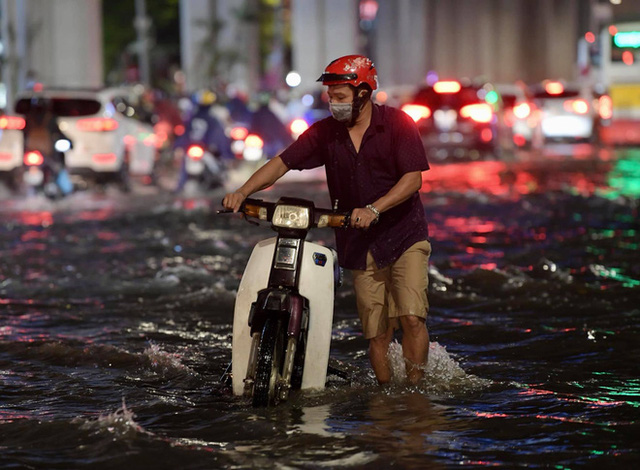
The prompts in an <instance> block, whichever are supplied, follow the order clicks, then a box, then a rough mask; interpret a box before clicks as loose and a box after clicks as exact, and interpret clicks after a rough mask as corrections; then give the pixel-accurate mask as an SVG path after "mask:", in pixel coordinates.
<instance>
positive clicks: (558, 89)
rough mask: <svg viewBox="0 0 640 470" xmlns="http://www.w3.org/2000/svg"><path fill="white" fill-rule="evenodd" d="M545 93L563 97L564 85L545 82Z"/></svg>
mask: <svg viewBox="0 0 640 470" xmlns="http://www.w3.org/2000/svg"><path fill="white" fill-rule="evenodd" d="M544 91H546V92H547V93H549V94H550V95H561V94H562V92H563V91H564V85H563V84H562V83H560V82H550V81H549V82H545V84H544Z"/></svg>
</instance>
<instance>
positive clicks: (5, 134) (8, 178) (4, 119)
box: [0, 114, 25, 191]
mask: <svg viewBox="0 0 640 470" xmlns="http://www.w3.org/2000/svg"><path fill="white" fill-rule="evenodd" d="M24 126H25V120H24V118H23V117H22V116H13V115H7V114H0V182H2V183H4V184H5V185H6V186H7V187H8V188H9V189H11V190H12V191H16V190H18V188H19V187H20V179H21V176H22V175H21V170H22V158H23V155H22V154H23V150H22V149H23V129H24Z"/></svg>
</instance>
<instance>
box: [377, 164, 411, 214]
mask: <svg viewBox="0 0 640 470" xmlns="http://www.w3.org/2000/svg"><path fill="white" fill-rule="evenodd" d="M421 187H422V173H421V172H419V171H413V172H411V173H406V174H405V175H403V176H402V178H400V180H399V181H398V182H397V183H396V184H395V186H393V187H392V188H391V189H390V190H389V192H388V193H387V194H385V195H384V196H382V197H381V198H379V199H377V200H376V201H374V202H373V203H372V204H373V205H374V206H375V208H376V209H378V211H379V212H384V211H387V210H389V209H391V208H392V207H395V206H397V205H399V204H402V203H403V202H404V201H406V200H407V199H409V198H410V197H411V195H412V194H413V193H415V192H416V191H418V190H419V189H420V188H421Z"/></svg>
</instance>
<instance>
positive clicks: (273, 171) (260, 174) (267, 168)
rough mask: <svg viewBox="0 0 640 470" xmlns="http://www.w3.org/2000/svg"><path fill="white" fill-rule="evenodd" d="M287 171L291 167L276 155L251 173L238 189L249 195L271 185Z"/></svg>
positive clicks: (246, 195)
mask: <svg viewBox="0 0 640 470" xmlns="http://www.w3.org/2000/svg"><path fill="white" fill-rule="evenodd" d="M287 171H289V168H287V166H286V165H285V164H284V162H283V161H282V159H281V158H280V157H275V158H273V159H271V160H269V161H268V162H267V163H266V164H265V165H263V166H262V167H261V168H259V169H258V170H257V171H256V172H255V173H254V174H253V175H251V177H250V178H249V179H248V180H247V182H246V183H245V184H243V185H242V186H241V187H240V189H238V192H240V193H242V194H243V195H244V197H249V196H251V195H252V194H253V193H255V192H258V191H261V190H263V189H265V188H268V187H269V186H271V185H272V184H273V183H275V182H276V181H278V180H279V179H280V178H281V177H282V176H283V175H284V174H285V173H286V172H287Z"/></svg>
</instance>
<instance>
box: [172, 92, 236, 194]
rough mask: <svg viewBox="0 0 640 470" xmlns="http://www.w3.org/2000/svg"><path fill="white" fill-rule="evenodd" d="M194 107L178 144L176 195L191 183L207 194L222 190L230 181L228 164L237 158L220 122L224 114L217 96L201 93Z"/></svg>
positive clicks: (177, 140) (194, 98)
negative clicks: (227, 179)
mask: <svg viewBox="0 0 640 470" xmlns="http://www.w3.org/2000/svg"><path fill="white" fill-rule="evenodd" d="M193 105H194V106H193V109H192V110H191V112H190V113H189V115H188V117H187V121H186V122H185V124H184V127H185V132H184V134H182V135H181V136H178V137H177V138H176V140H175V142H174V155H175V158H176V160H177V163H178V165H179V167H180V170H179V176H178V182H177V185H176V188H175V192H181V191H182V190H183V189H184V187H185V184H186V183H187V182H188V181H189V180H194V181H196V182H197V183H198V184H199V185H200V186H201V189H205V190H207V189H212V188H216V187H219V186H221V185H222V184H223V183H224V180H225V178H226V177H225V173H226V170H225V166H226V165H225V162H228V161H230V160H233V158H234V156H233V153H232V150H231V140H230V138H229V137H228V136H227V134H226V130H225V125H224V124H223V122H221V119H220V116H221V114H220V113H221V111H220V110H217V108H218V107H219V106H218V105H217V96H216V94H215V93H214V92H213V91H211V90H206V89H205V90H200V91H198V92H197V93H195V94H194V96H193ZM222 115H223V116H224V114H222Z"/></svg>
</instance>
